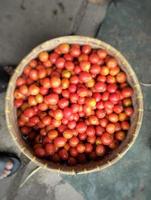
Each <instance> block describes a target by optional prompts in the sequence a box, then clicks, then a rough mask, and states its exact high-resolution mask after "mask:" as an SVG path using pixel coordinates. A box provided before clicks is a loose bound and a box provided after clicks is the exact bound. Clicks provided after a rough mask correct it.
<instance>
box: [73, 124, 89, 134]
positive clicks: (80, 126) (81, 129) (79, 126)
mask: <svg viewBox="0 0 151 200" xmlns="http://www.w3.org/2000/svg"><path fill="white" fill-rule="evenodd" d="M76 130H77V131H78V132H79V133H84V132H85V131H86V130H87V125H86V124H85V123H84V122H79V123H78V124H77V126H76Z"/></svg>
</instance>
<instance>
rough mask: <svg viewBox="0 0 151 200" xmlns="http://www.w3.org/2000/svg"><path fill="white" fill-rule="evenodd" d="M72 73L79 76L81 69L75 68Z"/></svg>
mask: <svg viewBox="0 0 151 200" xmlns="http://www.w3.org/2000/svg"><path fill="white" fill-rule="evenodd" d="M74 72H75V74H79V73H80V72H81V67H80V66H75V67H74Z"/></svg>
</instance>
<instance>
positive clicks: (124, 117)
mask: <svg viewBox="0 0 151 200" xmlns="http://www.w3.org/2000/svg"><path fill="white" fill-rule="evenodd" d="M118 118H119V121H121V122H122V121H124V120H126V118H127V116H126V114H125V112H121V113H120V114H119V116H118Z"/></svg>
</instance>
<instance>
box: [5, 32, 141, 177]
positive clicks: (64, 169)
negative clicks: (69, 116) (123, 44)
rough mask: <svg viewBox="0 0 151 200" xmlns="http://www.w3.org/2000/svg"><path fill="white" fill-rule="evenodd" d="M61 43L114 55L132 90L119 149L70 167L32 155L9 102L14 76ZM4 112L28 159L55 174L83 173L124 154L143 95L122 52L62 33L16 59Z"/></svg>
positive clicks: (133, 134) (138, 124)
mask: <svg viewBox="0 0 151 200" xmlns="http://www.w3.org/2000/svg"><path fill="white" fill-rule="evenodd" d="M65 42H66V43H69V44H74V43H78V44H81V45H83V44H90V45H91V46H92V47H93V48H102V49H105V50H106V51H107V52H108V53H109V54H110V55H112V56H114V57H115V58H116V59H117V60H118V64H119V65H120V67H121V68H122V70H123V71H125V73H126V74H127V76H128V82H129V84H130V85H131V87H132V88H133V89H134V96H133V106H134V115H133V118H132V120H131V127H130V129H129V131H128V134H127V136H126V139H125V140H124V141H123V143H122V144H121V145H120V146H119V148H117V149H116V150H115V151H113V152H112V153H111V154H110V155H107V156H106V157H105V158H103V159H102V160H100V161H91V162H89V163H87V164H78V165H76V166H72V167H70V166H64V165H61V164H56V163H53V162H51V161H47V160H42V159H39V158H37V157H35V155H34V153H33V150H32V149H31V148H30V147H29V146H28V144H26V142H25V141H24V140H23V138H22V137H21V134H20V131H19V128H18V126H17V117H16V109H15V107H14V104H13V101H14V98H13V94H14V89H15V83H16V79H17V78H18V76H20V75H21V74H22V72H23V69H24V67H25V66H26V65H27V64H28V63H29V61H30V60H32V59H34V58H36V57H37V56H38V54H39V53H40V52H41V51H44V50H46V51H51V50H52V49H54V48H55V47H56V46H57V45H59V44H61V43H65ZM5 114H6V121H7V126H8V129H9V132H10V134H11V136H12V138H13V140H14V141H15V142H16V144H17V145H18V147H19V149H20V151H21V152H23V153H24V154H25V155H26V156H27V157H28V158H29V159H30V160H31V161H33V162H35V163H36V164H37V165H39V166H41V167H42V168H47V169H49V170H51V171H54V172H58V173H63V174H69V175H75V174H84V173H90V172H96V171H100V170H102V169H104V168H107V167H109V166H111V165H113V164H114V163H116V162H117V161H118V160H119V159H120V158H122V157H123V156H124V154H125V153H126V152H127V151H128V150H129V148H130V147H131V146H132V145H133V144H134V141H135V140H136V138H137V136H138V133H139V130H140V127H141V123H142V118H143V95H142V92H141V88H140V85H139V82H138V79H137V76H136V74H135V72H134V71H133V69H132V67H131V66H130V64H129V63H128V62H127V60H126V59H125V58H124V57H123V55H122V54H121V53H120V52H119V51H117V50H116V49H115V48H113V47H112V46H110V45H109V44H106V43H105V42H102V41H100V40H97V39H93V38H89V37H84V36H65V37H60V38H56V39H52V40H48V41H46V42H44V43H42V44H40V45H39V46H37V47H36V48H34V49H33V50H32V51H31V52H30V53H29V54H28V55H27V56H26V57H25V58H24V59H23V60H22V61H21V62H20V64H19V65H18V66H17V68H16V70H15V72H14V74H13V75H12V77H11V79H10V82H9V85H8V89H7V93H6V105H5Z"/></svg>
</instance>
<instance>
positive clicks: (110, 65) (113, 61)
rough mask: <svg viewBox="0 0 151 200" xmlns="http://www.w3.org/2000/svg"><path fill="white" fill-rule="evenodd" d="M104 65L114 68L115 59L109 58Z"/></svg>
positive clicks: (115, 64)
mask: <svg viewBox="0 0 151 200" xmlns="http://www.w3.org/2000/svg"><path fill="white" fill-rule="evenodd" d="M106 65H107V66H108V67H109V68H110V69H112V68H114V67H116V66H117V61H116V60H115V59H114V58H110V59H109V60H108V61H107V63H106Z"/></svg>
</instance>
